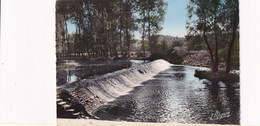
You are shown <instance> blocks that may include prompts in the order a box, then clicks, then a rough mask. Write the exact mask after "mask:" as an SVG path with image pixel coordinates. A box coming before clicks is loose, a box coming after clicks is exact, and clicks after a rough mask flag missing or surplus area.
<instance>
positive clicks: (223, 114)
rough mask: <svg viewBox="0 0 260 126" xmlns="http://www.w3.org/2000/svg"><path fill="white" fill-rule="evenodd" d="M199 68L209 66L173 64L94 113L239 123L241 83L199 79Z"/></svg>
mask: <svg viewBox="0 0 260 126" xmlns="http://www.w3.org/2000/svg"><path fill="white" fill-rule="evenodd" d="M195 69H207V68H202V67H191V66H172V67H171V68H169V69H167V70H165V71H163V72H160V73H159V74H158V75H156V76H154V77H153V78H152V79H150V80H148V81H146V82H144V83H143V86H139V87H136V88H135V89H134V90H133V91H132V92H130V93H129V94H128V95H124V96H121V97H119V98H117V99H116V100H115V101H112V102H109V103H107V104H106V105H104V106H101V107H100V108H98V109H97V110H96V111H94V112H93V114H94V115H95V116H96V117H98V118H99V119H101V120H117V121H119V120H120V121H134V122H163V123H165V122H171V123H187V124H194V123H195V124H239V121H240V99H239V98H240V89H239V87H236V88H234V87H233V86H231V85H233V84H225V83H222V82H209V81H207V80H199V79H198V78H196V77H194V72H195Z"/></svg>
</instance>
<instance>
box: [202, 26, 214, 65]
mask: <svg viewBox="0 0 260 126" xmlns="http://www.w3.org/2000/svg"><path fill="white" fill-rule="evenodd" d="M203 37H204V40H205V43H206V44H207V47H208V50H209V54H210V59H211V63H214V57H213V53H212V50H211V48H210V45H209V42H208V39H207V36H206V29H205V28H204V30H203ZM212 69H214V65H213V66H212Z"/></svg>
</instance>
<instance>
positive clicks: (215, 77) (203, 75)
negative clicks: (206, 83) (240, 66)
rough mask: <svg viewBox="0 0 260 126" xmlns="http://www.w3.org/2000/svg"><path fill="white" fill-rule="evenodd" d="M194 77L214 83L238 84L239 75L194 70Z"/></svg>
mask: <svg viewBox="0 0 260 126" xmlns="http://www.w3.org/2000/svg"><path fill="white" fill-rule="evenodd" d="M194 76H195V77H198V78H199V79H207V80H210V81H214V82H217V81H222V82H225V83H234V82H239V74H233V73H225V72H223V71H221V72H212V71H201V70H195V75H194Z"/></svg>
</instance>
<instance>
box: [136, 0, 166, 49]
mask: <svg viewBox="0 0 260 126" xmlns="http://www.w3.org/2000/svg"><path fill="white" fill-rule="evenodd" d="M137 5H138V8H139V10H140V12H139V17H140V22H141V23H142V29H143V30H142V34H143V35H142V43H143V45H142V46H143V49H144V37H145V36H146V35H147V37H148V40H149V50H150V52H151V53H153V51H154V49H153V45H154V44H153V43H152V39H151V36H152V35H156V34H157V33H158V32H159V31H160V30H161V29H162V27H161V25H162V23H163V21H164V16H165V13H166V7H167V3H166V2H164V0H137ZM146 24H147V25H146ZM144 31H147V32H148V33H147V34H146V35H145V34H144Z"/></svg>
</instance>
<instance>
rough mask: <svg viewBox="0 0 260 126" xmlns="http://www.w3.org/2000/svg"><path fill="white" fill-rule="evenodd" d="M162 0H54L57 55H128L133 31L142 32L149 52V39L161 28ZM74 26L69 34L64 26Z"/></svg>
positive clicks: (163, 13) (92, 56)
mask: <svg viewBox="0 0 260 126" xmlns="http://www.w3.org/2000/svg"><path fill="white" fill-rule="evenodd" d="M166 7H167V3H166V2H165V1H164V0H57V2H56V53H57V58H58V59H59V58H71V57H78V58H97V57H105V58H107V57H130V46H131V44H133V43H135V41H136V40H135V39H134V31H137V30H138V31H140V33H141V34H142V50H143V53H144V55H145V41H148V49H149V51H150V52H151V53H152V52H153V50H155V49H153V48H152V47H153V45H154V43H153V41H152V38H153V36H155V35H156V34H157V33H158V32H159V31H160V30H161V29H162V27H161V25H162V23H163V20H164V15H165V9H166ZM70 24H73V25H75V32H74V33H69V32H68V26H69V25H70Z"/></svg>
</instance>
